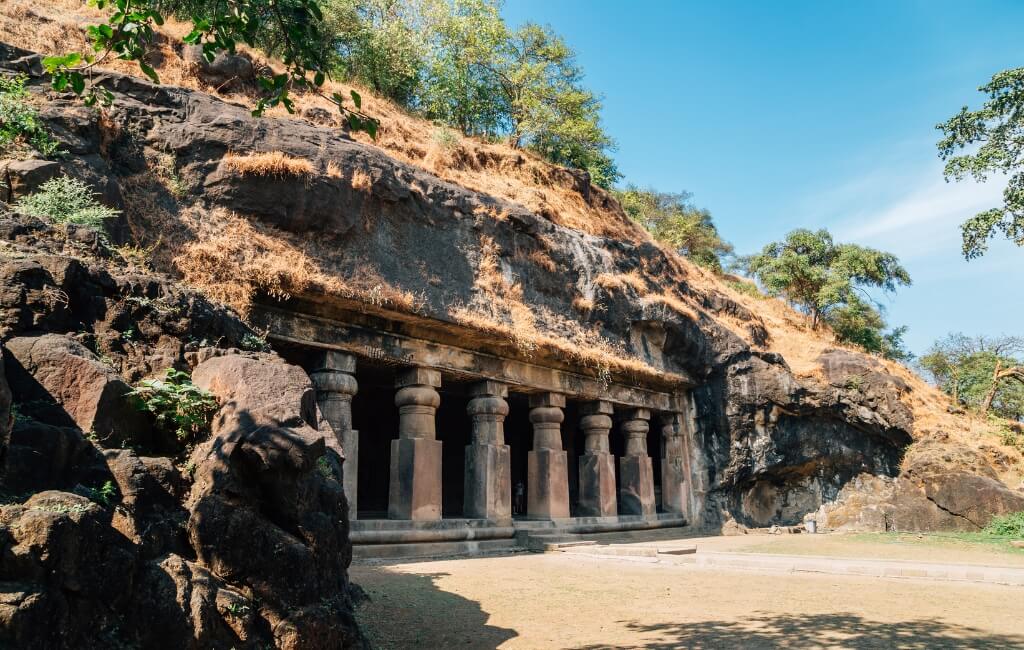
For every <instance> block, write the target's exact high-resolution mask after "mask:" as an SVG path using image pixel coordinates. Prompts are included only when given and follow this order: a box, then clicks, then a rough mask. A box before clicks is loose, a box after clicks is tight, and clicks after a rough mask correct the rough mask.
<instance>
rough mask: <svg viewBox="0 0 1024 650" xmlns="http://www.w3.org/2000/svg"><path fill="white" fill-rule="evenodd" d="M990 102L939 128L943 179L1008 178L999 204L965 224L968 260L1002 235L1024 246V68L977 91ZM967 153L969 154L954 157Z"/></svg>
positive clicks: (998, 76) (996, 77) (963, 111)
mask: <svg viewBox="0 0 1024 650" xmlns="http://www.w3.org/2000/svg"><path fill="white" fill-rule="evenodd" d="M978 90H979V91H981V92H983V93H986V94H987V95H988V97H989V99H988V100H987V101H986V102H985V103H984V104H983V105H982V107H981V108H980V109H978V110H976V111H971V110H968V108H967V107H966V106H964V107H963V108H961V109H960V112H959V113H957V114H956V115H954V116H953V117H951V118H950V119H949V120H947V121H946V122H943V123H941V124H939V125H938V126H937V127H936V128H938V129H939V130H940V131H942V133H943V134H944V137H943V138H942V139H941V140H940V141H939V143H938V148H939V156H940V157H941V158H942V159H943V160H944V161H946V168H945V175H946V178H947V179H950V178H954V179H956V180H958V181H959V180H962V179H963V178H965V177H967V176H971V177H973V178H975V179H976V180H979V181H984V180H986V179H987V177H988V175H989V174H1005V175H1006V176H1008V180H1007V183H1006V187H1005V189H1004V190H1003V205H1002V206H1001V207H995V208H990V209H988V210H985V211H984V212H980V213H978V214H976V215H975V216H973V217H971V218H970V219H968V220H967V221H965V222H964V223H963V225H962V226H961V230H962V231H963V254H964V257H965V258H967V259H968V260H970V259H973V258H976V257H979V256H981V255H984V254H985V251H987V250H988V242H989V240H990V239H991V238H992V237H994V236H995V235H996V234H997V233H999V232H1001V233H1002V234H1003V235H1004V236H1005V237H1006V238H1007V239H1009V240H1010V241H1012V242H1013V243H1015V244H1017V245H1018V246H1024V68H1014V69H1011V70H1004V71H1002V72H999V73H997V74H996V75H994V76H993V77H992V80H991V81H989V82H988V83H987V84H985V85H984V86H982V87H981V88H979V89H978ZM964 149H968V150H969V152H968V153H961V154H958V155H955V152H957V151H960V150H964Z"/></svg>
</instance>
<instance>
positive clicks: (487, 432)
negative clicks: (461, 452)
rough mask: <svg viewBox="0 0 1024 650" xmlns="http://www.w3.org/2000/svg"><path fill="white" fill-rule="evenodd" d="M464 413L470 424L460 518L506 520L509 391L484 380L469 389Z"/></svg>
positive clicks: (509, 489)
mask: <svg viewBox="0 0 1024 650" xmlns="http://www.w3.org/2000/svg"><path fill="white" fill-rule="evenodd" d="M470 394H471V395H473V396H474V397H473V399H471V400H470V401H469V405H468V406H467V407H466V411H467V412H468V413H469V417H470V418H471V419H472V421H473V439H472V443H471V444H469V445H466V461H465V462H466V472H465V485H464V488H465V489H464V490H463V494H464V497H463V516H465V517H468V518H472V519H490V520H495V521H508V520H510V519H511V518H512V469H511V454H510V450H509V447H508V445H506V444H505V416H507V415H508V402H506V401H505V397H506V396H507V395H508V389H507V388H506V387H505V386H503V385H502V384H499V383H497V382H492V381H484V382H480V383H479V384H475V385H473V386H472V387H471V388H470Z"/></svg>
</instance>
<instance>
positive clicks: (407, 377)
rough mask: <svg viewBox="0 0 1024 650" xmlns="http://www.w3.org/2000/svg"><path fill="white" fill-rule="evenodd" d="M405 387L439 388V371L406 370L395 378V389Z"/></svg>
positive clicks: (424, 369)
mask: <svg viewBox="0 0 1024 650" xmlns="http://www.w3.org/2000/svg"><path fill="white" fill-rule="evenodd" d="M406 386H429V387H431V388H440V387H441V371H439V370H434V369H433V368H419V367H417V368H406V369H405V370H402V371H401V372H399V373H398V375H397V376H396V377H395V388H405V387H406Z"/></svg>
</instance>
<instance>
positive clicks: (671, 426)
mask: <svg viewBox="0 0 1024 650" xmlns="http://www.w3.org/2000/svg"><path fill="white" fill-rule="evenodd" d="M658 420H659V421H660V422H661V435H662V437H664V438H678V437H680V436H682V435H683V414H682V413H671V412H669V413H659V414H658Z"/></svg>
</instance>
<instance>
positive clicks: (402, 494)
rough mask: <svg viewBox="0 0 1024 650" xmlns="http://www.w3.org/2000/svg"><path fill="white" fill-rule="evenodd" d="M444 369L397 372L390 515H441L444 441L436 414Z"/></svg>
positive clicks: (419, 517) (408, 516)
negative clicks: (436, 427) (440, 437)
mask: <svg viewBox="0 0 1024 650" xmlns="http://www.w3.org/2000/svg"><path fill="white" fill-rule="evenodd" d="M440 385H441V373H439V372H438V371H436V370H428V369H426V368H412V369H410V370H406V371H404V372H402V373H400V374H399V375H398V378H397V380H396V382H395V387H396V388H398V392H397V393H395V406H397V407H398V439H396V440H392V441H391V478H390V481H391V482H390V491H389V495H388V517H389V518H391V519H414V520H433V519H440V518H441V441H440V440H437V439H436V429H435V420H434V416H435V415H436V413H437V407H438V406H439V405H440V404H441V396H440V395H438V394H437V390H436V389H437V388H438V387H439V386H440Z"/></svg>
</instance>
